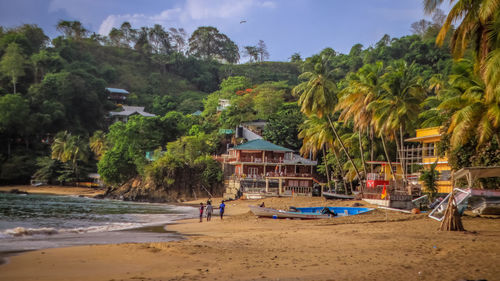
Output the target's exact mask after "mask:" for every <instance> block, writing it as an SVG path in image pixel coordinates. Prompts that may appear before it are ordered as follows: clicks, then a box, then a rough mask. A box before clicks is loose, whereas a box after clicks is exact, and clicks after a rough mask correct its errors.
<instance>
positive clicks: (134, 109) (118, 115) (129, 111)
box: [109, 105, 156, 123]
mask: <svg viewBox="0 0 500 281" xmlns="http://www.w3.org/2000/svg"><path fill="white" fill-rule="evenodd" d="M122 109H123V111H111V112H110V113H109V115H110V118H111V123H115V122H118V121H121V122H124V123H126V122H127V121H128V119H129V118H130V116H132V115H141V116H144V117H154V116H156V115H154V114H152V113H148V112H145V111H144V106H128V105H123V106H122Z"/></svg>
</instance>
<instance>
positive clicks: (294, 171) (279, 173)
mask: <svg viewBox="0 0 500 281" xmlns="http://www.w3.org/2000/svg"><path fill="white" fill-rule="evenodd" d="M215 159H216V160H218V161H219V162H221V163H222V164H223V170H224V175H225V176H226V180H225V186H226V193H225V194H224V198H226V199H234V198H237V197H238V196H239V195H243V196H244V197H245V198H249V199H250V198H262V197H264V196H292V195H311V194H312V191H313V183H314V181H315V179H314V176H313V174H314V167H315V166H316V165H317V162H316V161H312V160H309V159H305V158H303V157H301V156H299V155H296V154H294V153H293V150H291V149H288V148H285V147H282V146H279V145H275V144H273V143H270V142H268V141H266V140H263V139H254V140H251V141H248V142H246V143H243V144H240V145H237V146H235V147H233V148H230V149H229V150H228V153H227V154H223V155H221V156H218V157H215Z"/></svg>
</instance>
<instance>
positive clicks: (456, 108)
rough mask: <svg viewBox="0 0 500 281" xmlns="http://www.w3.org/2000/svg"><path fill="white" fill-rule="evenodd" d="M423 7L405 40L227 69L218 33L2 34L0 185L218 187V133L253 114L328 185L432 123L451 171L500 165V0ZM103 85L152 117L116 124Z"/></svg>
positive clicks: (255, 60)
mask: <svg viewBox="0 0 500 281" xmlns="http://www.w3.org/2000/svg"><path fill="white" fill-rule="evenodd" d="M425 2H426V11H428V12H430V13H432V14H433V20H432V22H431V21H426V20H421V21H418V22H416V23H414V24H412V26H411V28H412V30H413V32H414V34H413V35H408V36H403V37H401V38H390V37H389V36H388V35H384V36H383V37H382V38H381V39H380V41H378V42H377V43H376V44H375V45H373V46H369V47H367V48H365V47H364V46H362V45H361V44H356V45H354V46H353V47H352V48H351V50H350V52H349V53H348V54H342V53H339V52H336V51H335V50H333V49H332V48H325V49H323V50H322V51H321V52H319V53H318V54H316V55H313V56H311V57H308V58H305V59H302V58H301V57H300V55H299V54H297V53H296V54H293V55H292V57H291V61H290V62H266V61H265V60H266V59H267V58H268V56H269V54H268V52H267V48H266V45H265V43H264V42H263V41H259V42H258V43H257V45H255V46H245V47H243V48H242V49H241V50H242V55H241V56H242V57H247V58H248V59H249V62H248V63H244V64H234V63H236V62H238V61H239V59H240V50H239V48H238V46H237V45H236V44H235V43H234V42H233V41H232V40H231V39H230V38H229V37H228V36H227V35H225V34H222V33H220V32H219V31H218V30H217V29H216V28H215V27H200V28H198V29H197V30H196V31H195V32H193V33H192V34H191V35H190V36H189V38H188V34H186V32H185V31H184V30H183V29H182V28H179V29H177V28H169V29H165V28H164V27H163V26H161V25H155V26H153V27H141V28H138V29H135V28H133V27H132V26H131V25H130V23H128V22H125V23H123V24H122V25H121V26H120V27H119V28H113V29H112V30H111V32H110V33H109V34H108V36H101V35H97V34H90V32H89V31H88V30H87V29H86V28H85V27H84V26H82V25H81V24H80V23H79V22H76V21H60V22H59V24H58V30H59V31H61V33H62V36H60V37H57V38H54V39H52V41H51V44H49V38H48V37H47V36H46V35H45V34H44V33H43V31H42V30H41V29H40V28H38V27H37V26H36V25H23V26H20V27H16V28H10V29H3V28H0V181H1V183H13V182H27V181H28V180H29V178H30V177H31V176H34V177H35V178H37V179H42V180H46V181H49V182H60V183H61V182H75V181H82V180H85V179H86V174H87V173H88V172H95V171H98V172H99V174H100V175H101V176H102V178H103V179H104V181H105V182H106V183H107V184H110V185H120V184H122V183H124V182H127V181H129V180H130V179H132V178H135V177H138V176H139V177H141V178H143V179H147V180H149V181H150V182H153V183H154V184H155V185H156V186H159V187H162V188H169V187H171V186H172V185H173V184H174V183H175V180H176V176H177V175H179V174H182V173H180V172H179V171H181V170H184V171H190V172H193V173H195V174H196V177H194V178H196V180H197V181H199V184H200V185H203V186H211V185H216V184H218V183H220V182H221V180H222V172H221V170H220V167H219V165H218V164H217V163H216V162H215V161H214V160H213V159H212V158H211V157H210V155H211V154H215V153H220V152H222V151H224V149H225V146H226V144H227V143H229V142H231V141H232V142H233V143H235V142H236V140H230V138H228V137H225V136H224V134H225V132H227V131H229V130H228V129H234V128H235V127H236V126H237V125H240V124H241V123H243V122H247V121H254V120H265V121H267V122H268V123H267V126H266V127H265V129H264V131H263V136H264V138H266V139H268V140H270V141H272V142H274V143H276V144H278V145H282V146H286V147H289V148H292V149H294V150H296V151H300V152H301V153H302V154H303V155H305V156H307V157H309V156H310V155H311V156H313V157H317V158H318V159H319V160H320V162H321V164H320V165H319V166H318V171H319V172H320V173H322V174H324V175H325V178H326V180H327V181H328V182H330V180H331V179H345V180H348V181H351V180H353V179H355V178H358V179H359V178H361V179H362V178H363V177H364V175H366V173H367V172H370V170H369V167H368V165H367V164H366V162H367V161H368V160H372V161H375V160H386V161H394V160H395V159H397V158H399V159H401V158H403V157H402V156H403V155H398V152H399V151H400V149H399V148H401V147H402V146H403V145H404V139H405V138H408V137H410V136H412V134H414V130H415V129H416V128H421V127H430V126H442V128H443V129H442V130H443V133H444V137H443V141H442V144H441V145H440V146H441V147H440V150H441V151H442V152H443V153H444V152H446V153H447V154H448V156H449V158H450V163H451V165H452V166H453V168H454V169H459V168H461V167H464V166H470V165H484V166H489V165H499V164H500V163H499V160H498V159H500V156H499V155H500V152H499V151H500V148H499V145H498V144H499V142H500V86H499V84H500V83H499V81H500V78H499V76H500V75H498V73H499V72H498V65H499V63H498V62H499V58H500V56H499V55H498V54H499V48H498V47H499V44H500V36H499V33H498V30H500V29H498V28H495V27H498V26H500V25H499V22H500V16H499V11H498V7H496V6H491V5H490V4H491V3H493V2H495V1H475V2H474V5H469V6H460V5H459V4H460V3H461V2H462V1H452V3H454V4H456V5H457V6H455V7H454V9H453V10H452V12H450V14H449V15H444V14H443V13H442V12H441V11H440V10H439V9H437V7H438V4H439V3H440V2H442V1H425ZM455 2H457V3H455ZM461 16H464V18H463V19H462V21H461V22H458V27H457V28H456V29H455V28H454V27H453V26H452V25H451V22H453V21H454V20H457V19H458V20H460V19H461ZM436 42H437V43H438V44H437V45H436ZM450 48H451V52H450ZM453 59H455V60H453ZM106 87H115V88H124V89H127V90H128V91H129V92H130V95H129V96H128V98H127V100H126V103H127V104H129V105H139V106H145V107H146V111H148V112H151V113H154V114H156V117H141V116H133V117H132V118H130V119H129V120H128V122H127V123H122V122H117V123H114V124H110V120H109V119H108V118H107V117H108V113H109V111H112V110H118V107H119V106H117V105H115V104H113V103H111V102H110V101H109V100H108V97H107V93H106V91H105V88H106ZM221 100H223V101H224V102H223V105H221ZM197 111H200V112H202V113H201V114H198V113H199V112H197ZM195 112H197V113H196V114H194V113H195ZM221 129H224V130H221ZM403 173H408V171H406V170H405V169H403ZM424 174H425V173H424ZM429 175H431V176H435V175H434V174H429ZM356 181H357V180H356ZM485 184H486V183H485ZM488 184H490V183H488ZM343 186H344V189H346V188H345V187H347V185H346V183H344V184H343Z"/></svg>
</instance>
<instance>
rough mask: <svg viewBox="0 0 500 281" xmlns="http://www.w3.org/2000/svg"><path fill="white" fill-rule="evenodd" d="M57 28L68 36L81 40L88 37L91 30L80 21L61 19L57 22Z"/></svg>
mask: <svg viewBox="0 0 500 281" xmlns="http://www.w3.org/2000/svg"><path fill="white" fill-rule="evenodd" d="M56 28H57V30H58V31H60V32H62V33H63V34H64V36H65V37H66V38H72V39H75V40H81V39H83V38H86V37H87V35H88V33H89V31H88V30H87V29H86V28H85V27H84V26H83V25H82V23H81V22H79V21H67V20H60V21H59V22H57V27H56Z"/></svg>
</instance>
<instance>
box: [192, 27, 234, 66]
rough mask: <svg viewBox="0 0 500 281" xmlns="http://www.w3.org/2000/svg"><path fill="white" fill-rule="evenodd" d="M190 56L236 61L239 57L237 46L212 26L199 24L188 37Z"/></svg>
mask: <svg viewBox="0 0 500 281" xmlns="http://www.w3.org/2000/svg"><path fill="white" fill-rule="evenodd" d="M188 53H189V54H190V55H192V56H195V57H199V58H202V59H219V60H225V61H227V62H229V63H236V62H238V60H239V59H240V56H239V51H238V46H237V45H236V44H235V43H234V42H233V41H231V39H229V37H227V35H225V34H223V33H220V32H219V30H218V29H217V28H215V27H212V26H201V27H198V29H196V30H195V31H194V32H193V34H192V35H191V37H190V38H189V51H188Z"/></svg>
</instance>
